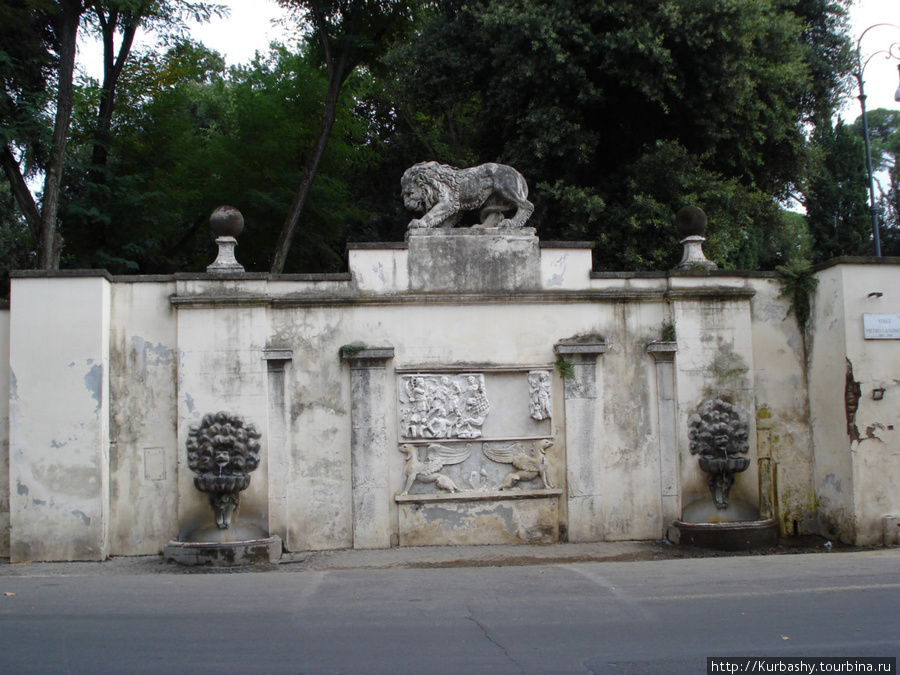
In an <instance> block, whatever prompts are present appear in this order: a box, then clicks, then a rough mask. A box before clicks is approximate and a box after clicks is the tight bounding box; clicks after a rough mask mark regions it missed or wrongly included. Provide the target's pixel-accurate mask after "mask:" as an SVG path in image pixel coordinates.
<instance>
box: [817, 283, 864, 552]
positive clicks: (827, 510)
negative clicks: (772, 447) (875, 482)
mask: <svg viewBox="0 0 900 675" xmlns="http://www.w3.org/2000/svg"><path fill="white" fill-rule="evenodd" d="M816 277H817V278H818V279H819V285H818V288H817V290H816V292H815V294H814V295H813V299H812V316H811V318H810V331H809V338H808V339H809V395H810V428H811V431H812V438H813V447H814V449H815V450H814V465H813V466H814V474H813V475H814V480H815V490H816V498H817V502H818V507H819V517H820V521H821V522H820V527H821V528H822V533H823V534H825V535H826V536H829V537H837V538H840V539H841V540H843V541H845V542H853V541H854V540H855V538H856V515H855V506H854V499H853V493H854V484H853V462H852V457H851V454H850V440H849V437H848V435H847V417H846V407H847V406H846V402H845V394H846V382H847V343H846V337H847V334H846V331H845V329H844V321H845V316H844V308H845V297H844V280H843V268H841V267H829V268H826V269H825V270H823V271H822V272H819V273H818V274H817V275H816Z"/></svg>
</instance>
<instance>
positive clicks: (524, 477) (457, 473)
mask: <svg viewBox="0 0 900 675" xmlns="http://www.w3.org/2000/svg"><path fill="white" fill-rule="evenodd" d="M552 447H553V440H551V439H549V438H542V439H538V440H533V441H514V442H478V443H473V442H471V441H470V442H467V443H463V442H461V441H453V442H448V443H428V444H426V445H423V444H418V445H416V444H412V443H404V444H402V445H401V446H400V448H399V450H400V452H402V453H403V454H404V455H406V464H405V465H404V468H403V483H402V484H403V489H402V490H401V491H400V492H398V493H397V496H398V497H400V496H404V495H408V494H413V495H415V494H441V493H448V494H453V493H460V496H461V497H464V496H465V494H466V493H479V492H481V493H483V492H500V491H507V490H541V489H547V490H553V489H555V488H556V485H555V484H554V482H553V478H552V477H551V476H552V474H553V467H552V462H551V460H550V459H548V457H547V451H548V450H549V449H550V448H552ZM510 469H512V470H510Z"/></svg>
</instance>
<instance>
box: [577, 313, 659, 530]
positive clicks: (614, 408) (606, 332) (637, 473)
mask: <svg viewBox="0 0 900 675" xmlns="http://www.w3.org/2000/svg"><path fill="white" fill-rule="evenodd" d="M666 311H667V308H666V307H665V305H664V303H662V302H646V303H644V302H640V303H633V304H626V303H615V304H606V305H601V306H598V307H596V308H590V309H588V311H587V312H586V313H595V314H596V317H597V318H596V326H597V327H596V330H597V332H598V333H599V334H600V335H602V336H603V337H604V338H605V340H606V343H607V347H608V351H607V352H606V354H604V355H603V356H601V357H600V358H599V362H598V370H599V378H598V379H599V381H600V384H599V391H600V397H599V401H598V406H599V408H600V411H599V413H598V418H599V419H600V425H601V428H600V448H599V453H598V460H599V467H598V468H599V471H600V486H601V494H602V504H603V513H602V524H603V538H604V539H605V540H622V539H650V538H656V539H658V538H660V537H661V536H662V533H663V531H664V529H665V525H664V524H663V522H662V511H661V501H660V494H661V493H660V467H659V461H660V458H659V449H658V447H659V429H658V414H657V405H656V403H657V402H656V397H655V383H656V363H655V361H654V359H653V357H652V356H650V355H649V354H647V344H648V343H649V342H652V341H654V340H658V339H659V338H660V331H661V326H662V324H663V323H664V321H665V319H666Z"/></svg>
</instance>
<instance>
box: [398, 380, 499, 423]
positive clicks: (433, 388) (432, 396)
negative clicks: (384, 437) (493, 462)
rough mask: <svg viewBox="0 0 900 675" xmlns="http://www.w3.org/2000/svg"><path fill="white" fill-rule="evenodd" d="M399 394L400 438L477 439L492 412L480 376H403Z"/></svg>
mask: <svg viewBox="0 0 900 675" xmlns="http://www.w3.org/2000/svg"><path fill="white" fill-rule="evenodd" d="M399 391H400V406H399V409H400V435H401V437H403V438H410V439H415V438H479V437H480V436H481V434H482V431H481V427H482V425H483V424H484V421H485V419H486V418H487V416H488V413H489V412H490V410H491V404H490V402H489V401H488V397H487V393H486V391H485V385H484V375H482V374H462V375H434V374H418V375H403V376H401V378H400V387H399Z"/></svg>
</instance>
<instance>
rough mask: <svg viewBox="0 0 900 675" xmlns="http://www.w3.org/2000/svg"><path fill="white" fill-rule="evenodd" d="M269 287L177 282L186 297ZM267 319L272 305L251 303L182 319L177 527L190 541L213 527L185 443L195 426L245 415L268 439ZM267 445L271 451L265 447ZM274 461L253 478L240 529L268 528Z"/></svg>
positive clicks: (246, 282) (264, 459) (244, 282)
mask: <svg viewBox="0 0 900 675" xmlns="http://www.w3.org/2000/svg"><path fill="white" fill-rule="evenodd" d="M264 290H265V281H261V280H254V279H252V278H247V279H235V280H231V281H222V280H215V281H207V280H202V279H201V280H192V279H185V280H183V281H178V282H176V292H177V294H178V295H179V296H182V297H191V296H194V295H204V294H212V295H215V294H216V293H231V294H237V295H245V296H250V297H252V296H254V295H258V294H260V293H262V292H263V291H264ZM267 334H268V317H267V313H266V307H265V305H262V304H258V303H248V304H246V305H243V306H230V307H228V309H227V310H226V311H221V310H218V309H212V308H208V307H197V308H195V309H192V310H190V311H181V312H178V315H177V361H178V374H177V418H176V419H177V424H178V437H177V438H178V440H177V448H178V449H179V452H178V479H177V480H178V528H179V536H181V537H186V536H189V535H191V534H192V533H193V532H194V531H195V530H197V529H199V528H200V527H203V526H204V524H205V523H208V522H209V519H210V514H211V510H210V507H209V504H208V500H207V498H208V495H204V494H203V493H201V492H199V491H198V490H196V489H195V488H194V484H193V479H194V474H193V472H192V471H191V470H190V469H189V468H188V466H187V455H186V451H185V450H183V448H185V444H186V442H187V437H188V432H189V429H190V425H192V424H199V423H200V422H201V420H202V419H203V416H204V415H206V414H210V413H212V414H215V413H217V412H219V411H224V412H228V413H233V414H237V415H240V416H241V417H242V418H243V419H244V422H245V423H246V424H255V425H256V426H257V427H259V429H260V430H261V431H262V434H263V438H264V439H266V440H265V441H264V442H266V443H267V442H268V439H269V437H270V431H269V382H268V378H269V372H268V366H267V363H266V360H265V359H264V353H263V350H264V348H266V347H267V346H268V345H267ZM263 447H265V446H263ZM268 462H269V457H268V453H267V452H265V451H263V452H262V453H261V461H260V464H259V467H258V468H257V470H256V471H254V472H253V473H252V474H251V481H250V486H249V487H248V488H247V490H245V491H244V492H242V493H241V507H240V511H239V512H238V518H239V520H236V521H235V524H236V528H235V529H239V528H240V527H241V526H245V527H249V528H256V529H259V530H263V531H265V530H268V529H269V491H268V483H269V481H268V478H269V464H268Z"/></svg>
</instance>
